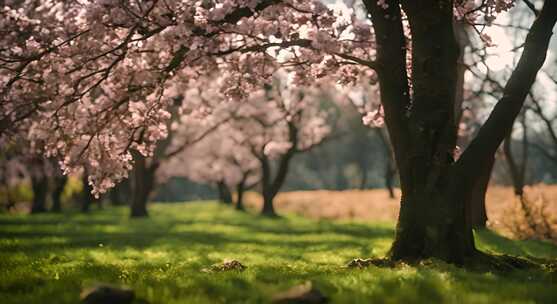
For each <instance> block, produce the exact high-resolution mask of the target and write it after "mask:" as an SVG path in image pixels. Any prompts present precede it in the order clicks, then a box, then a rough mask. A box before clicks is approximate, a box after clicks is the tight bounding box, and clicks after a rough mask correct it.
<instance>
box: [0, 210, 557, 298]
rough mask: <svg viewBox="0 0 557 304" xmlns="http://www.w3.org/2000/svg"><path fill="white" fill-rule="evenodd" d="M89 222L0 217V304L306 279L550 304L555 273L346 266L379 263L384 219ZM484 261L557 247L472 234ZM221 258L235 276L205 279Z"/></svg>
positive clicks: (550, 255) (167, 213)
mask: <svg viewBox="0 0 557 304" xmlns="http://www.w3.org/2000/svg"><path fill="white" fill-rule="evenodd" d="M150 212H151V214H150V215H151V217H150V218H148V219H139V220H137V219H133V220H132V219H129V218H128V210H127V209H126V208H107V209H105V210H102V211H94V212H92V213H91V214H86V215H84V214H78V213H73V212H69V213H64V214H58V215H56V214H44V215H38V216H23V215H18V216H14V215H0V278H1V279H0V303H3V304H10V303H14V304H15V303H17V304H21V303H26V304H32V303H77V302H78V301H79V293H80V291H81V289H82V287H84V286H89V285H90V284H93V283H95V282H107V283H114V284H121V285H127V286H130V287H132V288H133V289H134V290H135V291H136V294H137V296H138V297H139V298H141V299H143V300H146V301H148V302H149V303H152V304H154V303H164V304H171V303H265V302H268V301H269V300H270V298H271V297H272V295H273V294H275V293H276V292H280V291H283V290H285V289H287V288H289V287H291V286H293V285H296V284H299V283H303V282H306V281H312V282H313V283H314V285H315V286H316V287H317V288H318V289H319V290H320V291H322V292H323V293H324V294H325V295H327V296H328V297H329V298H330V299H331V302H332V303H557V274H556V273H555V271H554V270H553V271H549V270H521V271H515V272H510V273H509V272H507V273H497V272H489V271H484V272H482V271H467V270H464V269H461V268H458V267H456V266H453V265H447V264H444V263H442V262H437V261H433V262H431V263H424V265H419V266H408V265H399V266H397V267H394V268H377V267H373V266H372V267H369V268H364V269H348V268H345V267H344V265H346V263H347V262H349V261H350V260H352V259H354V258H358V257H362V258H367V257H381V256H384V255H385V253H386V252H387V250H388V248H389V245H390V243H391V241H392V238H393V234H394V230H393V229H394V225H393V223H365V222H346V221H337V222H333V221H324V220H323V221H315V220H308V219H304V218H300V217H296V216H285V217H281V218H279V219H268V218H262V217H259V216H256V215H252V214H245V213H241V212H237V211H234V210H233V209H232V208H229V207H226V206H222V205H219V204H216V203H205V202H195V203H177V204H154V205H152V206H150ZM476 239H477V241H478V247H479V248H480V249H482V250H485V251H489V252H492V253H505V254H510V255H515V256H533V257H536V258H542V259H548V260H553V261H556V260H557V246H556V245H554V244H551V243H548V242H540V241H513V240H508V239H505V238H502V237H500V236H498V235H496V234H494V233H491V232H489V231H482V232H479V233H477V234H476ZM226 259H235V260H238V261H240V262H241V263H242V264H243V265H245V266H247V269H246V270H244V271H243V272H235V271H232V272H222V273H218V272H216V273H215V272H203V271H202V269H204V268H207V267H209V266H210V265H212V264H215V263H221V262H222V261H223V260H226Z"/></svg>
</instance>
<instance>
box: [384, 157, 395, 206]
mask: <svg viewBox="0 0 557 304" xmlns="http://www.w3.org/2000/svg"><path fill="white" fill-rule="evenodd" d="M395 174H396V169H395V168H393V167H392V160H390V161H389V163H388V164H387V167H386V168H385V187H386V188H387V191H389V198H395V197H396V196H395V189H394V179H395Z"/></svg>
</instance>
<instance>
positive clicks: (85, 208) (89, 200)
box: [81, 172, 95, 212]
mask: <svg viewBox="0 0 557 304" xmlns="http://www.w3.org/2000/svg"><path fill="white" fill-rule="evenodd" d="M81 182H82V184H83V190H82V193H81V212H89V210H90V209H91V204H93V202H94V201H95V197H94V196H93V194H91V191H93V187H91V185H89V180H88V175H87V172H84V173H83V176H82V177H81Z"/></svg>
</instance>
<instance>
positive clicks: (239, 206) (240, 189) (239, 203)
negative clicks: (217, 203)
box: [236, 180, 245, 211]
mask: <svg viewBox="0 0 557 304" xmlns="http://www.w3.org/2000/svg"><path fill="white" fill-rule="evenodd" d="M244 187H245V181H244V180H242V181H241V182H240V183H238V185H237V186H236V196H237V198H236V210H240V211H244V210H245V208H244Z"/></svg>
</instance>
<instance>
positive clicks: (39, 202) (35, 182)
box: [31, 173, 48, 214]
mask: <svg viewBox="0 0 557 304" xmlns="http://www.w3.org/2000/svg"><path fill="white" fill-rule="evenodd" d="M31 187H32V189H33V203H32V205H31V214H37V213H43V212H46V198H47V195H48V179H47V178H46V176H45V175H44V174H43V173H39V174H38V176H32V177H31Z"/></svg>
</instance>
